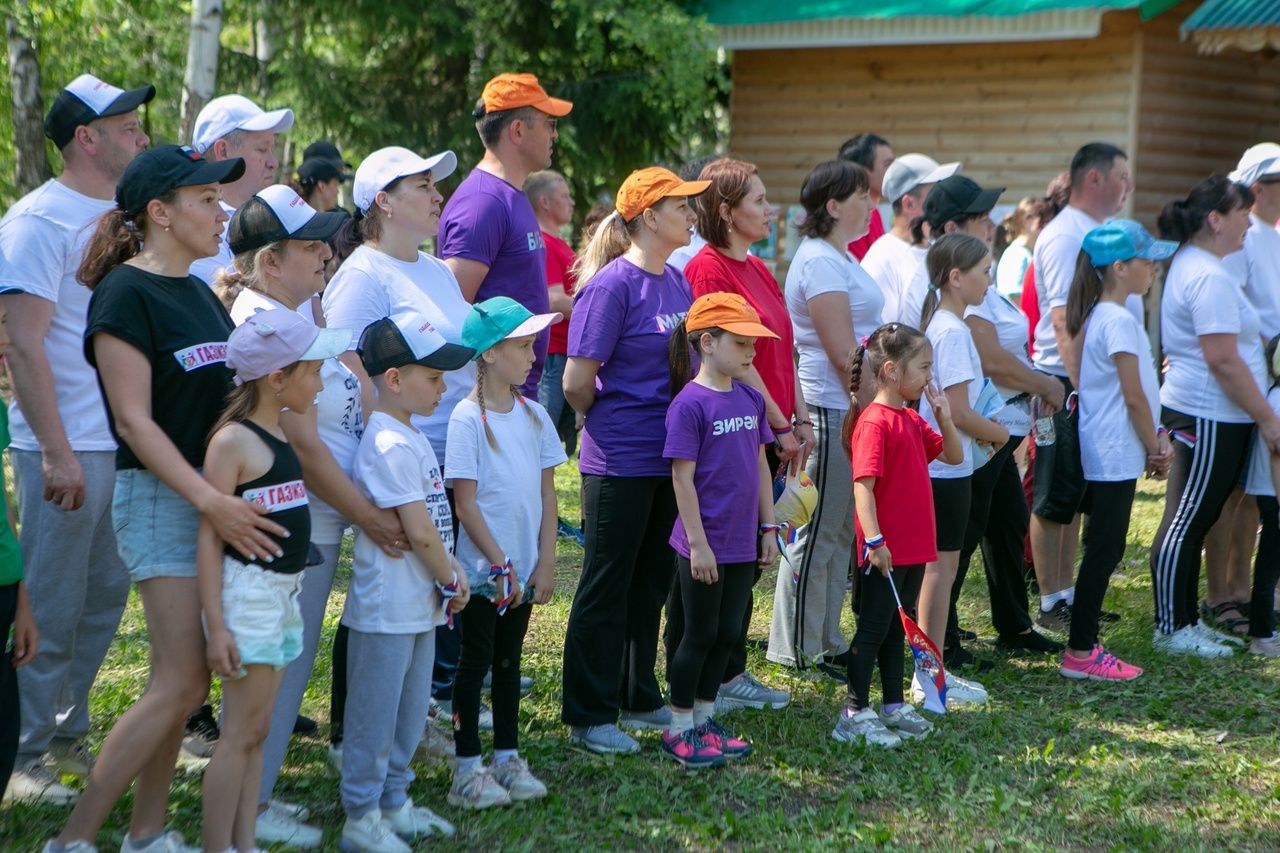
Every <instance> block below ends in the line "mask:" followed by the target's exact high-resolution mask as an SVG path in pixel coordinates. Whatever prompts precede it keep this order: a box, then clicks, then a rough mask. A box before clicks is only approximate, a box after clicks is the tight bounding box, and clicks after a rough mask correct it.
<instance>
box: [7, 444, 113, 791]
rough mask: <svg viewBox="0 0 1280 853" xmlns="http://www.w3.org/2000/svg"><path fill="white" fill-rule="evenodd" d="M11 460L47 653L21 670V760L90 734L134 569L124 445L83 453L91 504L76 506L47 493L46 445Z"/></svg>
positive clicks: (30, 585)
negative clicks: (122, 524)
mask: <svg viewBox="0 0 1280 853" xmlns="http://www.w3.org/2000/svg"><path fill="white" fill-rule="evenodd" d="M9 459H10V461H11V462H12V463H13V480H14V491H15V494H16V495H17V499H18V520H19V523H20V524H21V527H22V532H21V537H20V539H21V544H22V556H23V560H22V562H23V566H24V571H25V573H26V583H27V594H28V595H29V597H30V599H31V609H32V611H33V612H34V615H35V620H36V626H37V627H38V628H39V630H40V653H39V654H37V655H36V657H35V659H34V660H32V661H31V663H29V664H28V665H26V666H24V667H23V668H22V669H20V670H18V694H19V697H20V702H21V708H22V733H21V735H20V736H19V740H18V764H19V766H21V764H23V763H24V762H26V761H30V760H31V759H32V758H36V757H38V756H40V755H42V754H43V753H44V752H45V751H46V750H48V748H49V743H50V742H51V741H52V740H53V739H54V738H58V739H60V740H61V739H65V740H69V741H76V740H79V739H80V738H83V737H84V736H85V735H86V734H88V732H89V689H90V688H91V687H92V686H93V681H94V679H95V678H97V676H98V668H99V667H100V666H102V659H103V658H104V657H105V656H106V654H107V649H108V648H110V646H111V640H112V639H113V638H114V637H115V634H116V628H117V627H119V625H120V615H121V614H122V613H123V612H124V605H125V602H126V601H127V600H128V598H129V573H128V572H127V571H126V570H125V567H124V563H122V562H121V560H120V555H119V554H118V553H117V551H116V537H115V530H114V528H113V526H112V522H111V498H112V495H113V493H114V491H115V483H116V454H115V452H114V451H109V450H106V451H86V452H78V453H76V459H77V460H78V461H79V462H80V467H81V469H82V470H83V471H84V505H83V506H81V507H80V508H79V509H77V510H71V511H66V510H63V509H61V508H59V507H57V506H55V505H53V504H51V503H49V502H48V501H46V500H45V499H44V474H43V472H42V471H41V454H40V453H38V452H36V451H32V450H12V449H11V450H10V451H9Z"/></svg>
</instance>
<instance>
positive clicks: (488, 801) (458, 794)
mask: <svg viewBox="0 0 1280 853" xmlns="http://www.w3.org/2000/svg"><path fill="white" fill-rule="evenodd" d="M447 799H448V801H449V805H451V806H456V807H458V808H462V809H487V808H489V807H490V806H509V805H511V795H510V794H508V793H507V789H506V788H504V787H502V785H500V784H498V781H497V780H496V779H494V778H493V774H492V773H490V772H489V768H488V767H485V766H484V765H481V766H479V767H477V768H476V769H474V770H472V771H470V772H463V773H458V772H455V773H454V774H453V787H451V788H450V789H449V796H448V798H447Z"/></svg>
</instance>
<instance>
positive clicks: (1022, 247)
mask: <svg viewBox="0 0 1280 853" xmlns="http://www.w3.org/2000/svg"><path fill="white" fill-rule="evenodd" d="M1029 266H1031V250H1030V249H1028V248H1027V238H1026V237H1019V238H1018V239H1016V240H1014V241H1013V242H1012V243H1010V244H1009V245H1008V246H1006V247H1005V250H1004V254H1003V255H1001V256H1000V263H998V264H996V289H997V290H999V291H1000V295H1001V296H1006V297H1013V296H1017V295H1018V294H1019V293H1021V292H1022V279H1023V277H1024V276H1026V274H1027V267H1029Z"/></svg>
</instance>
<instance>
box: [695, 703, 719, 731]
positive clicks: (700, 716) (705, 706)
mask: <svg viewBox="0 0 1280 853" xmlns="http://www.w3.org/2000/svg"><path fill="white" fill-rule="evenodd" d="M715 713H716V703H715V702H714V701H711V702H703V701H702V700H701V699H695V700H694V701H693V724H694V725H695V726H700V725H702V724H703V723H705V722H706V721H707V720H709V719H711V718H712V717H713V716H715Z"/></svg>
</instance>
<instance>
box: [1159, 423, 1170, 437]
mask: <svg viewBox="0 0 1280 853" xmlns="http://www.w3.org/2000/svg"><path fill="white" fill-rule="evenodd" d="M1168 434H1169V430H1168V428H1167V427H1165V425H1164V424H1160V425H1158V426H1157V427H1156V437H1157V438H1159V437H1160V436H1162V435H1168Z"/></svg>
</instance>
